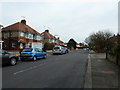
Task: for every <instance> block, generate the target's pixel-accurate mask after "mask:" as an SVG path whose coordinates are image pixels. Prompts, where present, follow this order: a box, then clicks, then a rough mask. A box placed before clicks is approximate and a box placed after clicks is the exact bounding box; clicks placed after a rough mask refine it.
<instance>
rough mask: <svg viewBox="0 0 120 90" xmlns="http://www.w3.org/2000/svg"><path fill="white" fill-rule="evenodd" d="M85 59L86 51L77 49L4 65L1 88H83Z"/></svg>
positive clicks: (86, 57)
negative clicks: (45, 57)
mask: <svg viewBox="0 0 120 90" xmlns="http://www.w3.org/2000/svg"><path fill="white" fill-rule="evenodd" d="M87 59H88V52H87V51H85V50H77V51H71V52H69V53H68V54H63V55H48V57H47V59H41V60H37V61H24V62H22V61H19V62H18V64H17V65H16V66H4V67H3V69H2V70H3V88H83V87H84V80H85V72H86V69H87Z"/></svg>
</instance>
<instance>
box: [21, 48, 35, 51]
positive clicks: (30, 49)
mask: <svg viewBox="0 0 120 90" xmlns="http://www.w3.org/2000/svg"><path fill="white" fill-rule="evenodd" d="M32 50H33V49H32V48H26V49H23V51H22V52H32Z"/></svg>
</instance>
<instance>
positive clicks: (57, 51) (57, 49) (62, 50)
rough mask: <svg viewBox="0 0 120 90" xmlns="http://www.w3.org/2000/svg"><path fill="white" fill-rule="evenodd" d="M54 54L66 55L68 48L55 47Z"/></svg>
mask: <svg viewBox="0 0 120 90" xmlns="http://www.w3.org/2000/svg"><path fill="white" fill-rule="evenodd" d="M52 52H53V54H65V53H67V48H65V47H62V46H54V48H53V50H52Z"/></svg>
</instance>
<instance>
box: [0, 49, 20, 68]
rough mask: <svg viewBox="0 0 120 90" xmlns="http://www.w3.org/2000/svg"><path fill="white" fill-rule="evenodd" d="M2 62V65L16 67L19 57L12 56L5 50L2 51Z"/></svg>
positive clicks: (0, 52)
mask: <svg viewBox="0 0 120 90" xmlns="http://www.w3.org/2000/svg"><path fill="white" fill-rule="evenodd" d="M0 60H1V61H2V65H7V64H8V65H12V66H14V65H16V64H17V61H18V55H15V54H10V53H8V52H7V51H5V50H1V49H0Z"/></svg>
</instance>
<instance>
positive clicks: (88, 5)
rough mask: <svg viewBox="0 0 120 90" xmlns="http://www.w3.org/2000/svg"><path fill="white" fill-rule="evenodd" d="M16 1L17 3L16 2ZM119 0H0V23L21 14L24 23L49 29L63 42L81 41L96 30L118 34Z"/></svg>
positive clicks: (12, 20)
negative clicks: (71, 39)
mask: <svg viewBox="0 0 120 90" xmlns="http://www.w3.org/2000/svg"><path fill="white" fill-rule="evenodd" d="M18 1H20V2H18ZM118 1H119V0H33V1H32V0H31V1H30V0H29V1H28V2H24V0H12V1H9V2H8V0H4V1H3V0H2V1H1V2H0V6H1V8H0V13H2V14H1V17H0V24H2V25H3V26H4V27H6V26H8V25H11V24H13V23H16V22H19V21H20V20H21V19H23V16H24V17H25V19H26V21H27V25H29V26H31V27H32V28H33V29H35V30H37V31H39V32H40V33H41V32H43V31H44V30H45V29H49V30H50V33H51V34H53V35H57V36H59V37H60V39H61V40H63V41H64V42H68V40H69V39H70V38H73V39H75V40H76V41H77V42H84V40H85V38H86V37H88V36H89V35H90V34H92V33H94V32H97V31H99V30H109V31H111V32H113V33H115V34H116V33H118Z"/></svg>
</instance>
